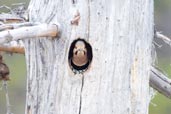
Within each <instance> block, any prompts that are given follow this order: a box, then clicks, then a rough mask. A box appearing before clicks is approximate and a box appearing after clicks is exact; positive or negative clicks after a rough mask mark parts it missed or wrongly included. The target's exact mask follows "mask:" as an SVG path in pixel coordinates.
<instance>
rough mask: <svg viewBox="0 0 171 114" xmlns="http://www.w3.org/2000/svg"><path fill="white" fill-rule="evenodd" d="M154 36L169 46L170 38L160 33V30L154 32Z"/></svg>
mask: <svg viewBox="0 0 171 114" xmlns="http://www.w3.org/2000/svg"><path fill="white" fill-rule="evenodd" d="M155 38H159V39H162V40H163V41H164V42H165V43H166V44H168V45H169V46H171V39H170V38H169V37H167V36H165V35H163V34H161V33H160V32H155Z"/></svg>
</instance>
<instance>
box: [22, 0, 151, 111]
mask: <svg viewBox="0 0 171 114" xmlns="http://www.w3.org/2000/svg"><path fill="white" fill-rule="evenodd" d="M29 11H30V13H29V15H30V17H29V20H30V21H31V22H41V23H50V22H51V23H56V22H59V23H60V24H61V31H62V33H61V37H60V39H54V40H51V39H46V38H44V39H31V40H30V39H27V40H24V42H25V47H26V61H27V74H28V77H27V101H26V114H147V113H148V106H149V102H150V97H149V74H150V65H151V57H150V52H151V44H152V39H153V31H154V30H153V0H120V1H119V0H108V1H105V0H91V1H90V0H72V1H68V0H51V1H48V0H31V2H30V4H29ZM77 14H80V18H79V20H78V25H77V24H76V25H73V24H72V23H71V21H72V20H74V19H73V18H74V17H75V16H76V15H77ZM78 37H81V38H84V39H86V40H87V41H88V42H89V43H90V44H91V45H92V48H93V61H92V64H91V66H90V68H89V69H88V71H87V72H85V73H84V76H82V75H81V74H80V75H74V74H73V73H72V72H71V70H70V68H69V66H68V60H67V58H68V50H69V46H70V44H71V42H72V41H73V40H74V39H76V38H78ZM83 77H84V78H83Z"/></svg>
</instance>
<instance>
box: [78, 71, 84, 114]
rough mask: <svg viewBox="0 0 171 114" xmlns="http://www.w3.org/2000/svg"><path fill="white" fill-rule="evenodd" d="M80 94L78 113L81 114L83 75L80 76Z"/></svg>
mask: <svg viewBox="0 0 171 114" xmlns="http://www.w3.org/2000/svg"><path fill="white" fill-rule="evenodd" d="M81 83H82V84H81V93H80V107H79V113H78V114H81V106H82V91H83V86H84V75H83V74H82V82H81Z"/></svg>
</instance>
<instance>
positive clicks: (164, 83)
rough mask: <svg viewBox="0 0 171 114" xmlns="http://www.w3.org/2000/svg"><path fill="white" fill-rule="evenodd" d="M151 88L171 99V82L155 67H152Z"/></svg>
mask: <svg viewBox="0 0 171 114" xmlns="http://www.w3.org/2000/svg"><path fill="white" fill-rule="evenodd" d="M150 86H151V87H152V88H154V89H156V90H157V91H158V92H160V93H161V94H163V95H164V96H166V97H168V98H171V80H170V79H169V78H167V76H166V75H164V74H163V73H162V72H160V71H159V70H158V69H156V68H155V67H153V66H152V67H151V72H150Z"/></svg>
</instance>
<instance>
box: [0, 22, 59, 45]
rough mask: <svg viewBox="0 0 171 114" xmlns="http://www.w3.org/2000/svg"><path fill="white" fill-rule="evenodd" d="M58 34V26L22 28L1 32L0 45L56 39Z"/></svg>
mask: <svg viewBox="0 0 171 114" xmlns="http://www.w3.org/2000/svg"><path fill="white" fill-rule="evenodd" d="M58 34H59V28H58V25H56V24H40V25H36V26H31V27H21V28H17V29H14V30H6V31H2V32H0V44H3V43H7V42H10V41H13V40H19V39H27V38H36V37H56V36H57V35H58Z"/></svg>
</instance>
